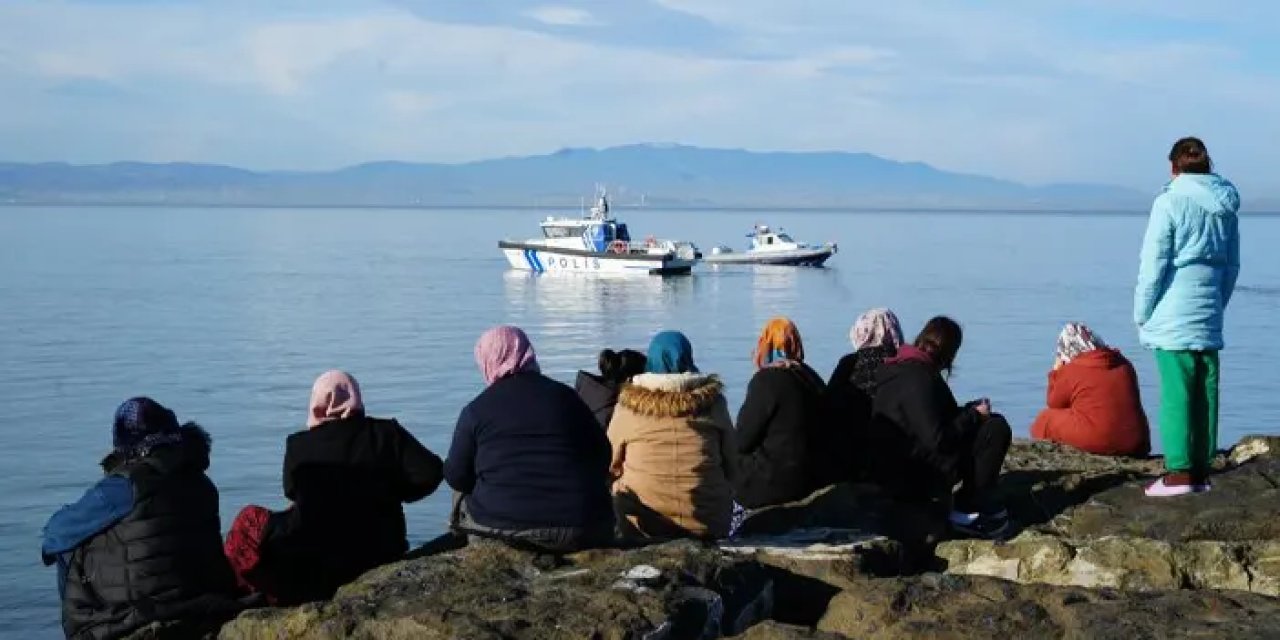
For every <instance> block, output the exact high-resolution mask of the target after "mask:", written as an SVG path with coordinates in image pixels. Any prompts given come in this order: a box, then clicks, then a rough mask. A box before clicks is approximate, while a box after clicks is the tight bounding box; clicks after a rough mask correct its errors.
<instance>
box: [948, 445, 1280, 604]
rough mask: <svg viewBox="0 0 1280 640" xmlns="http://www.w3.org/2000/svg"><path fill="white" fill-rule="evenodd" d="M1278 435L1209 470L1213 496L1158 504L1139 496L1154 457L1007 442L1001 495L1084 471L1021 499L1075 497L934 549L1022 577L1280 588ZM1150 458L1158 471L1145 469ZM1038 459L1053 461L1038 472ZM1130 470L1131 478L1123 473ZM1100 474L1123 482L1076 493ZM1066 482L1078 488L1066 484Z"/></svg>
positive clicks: (974, 567) (964, 569)
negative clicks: (1025, 480) (1017, 526)
mask: <svg viewBox="0 0 1280 640" xmlns="http://www.w3.org/2000/svg"><path fill="white" fill-rule="evenodd" d="M1277 442H1280V439H1277V438H1270V437H1250V438H1246V439H1245V440H1243V441H1242V442H1241V443H1240V444H1239V445H1238V446H1237V447H1235V448H1234V449H1233V450H1232V451H1231V452H1230V453H1229V454H1227V455H1224V456H1220V459H1219V461H1218V465H1219V467H1220V468H1221V469H1222V471H1221V472H1220V473H1218V474H1216V475H1215V476H1214V477H1213V485H1214V488H1213V490H1212V491H1211V492H1208V493H1204V494H1197V495H1191V496H1183V497H1179V498H1165V499H1153V498H1147V497H1146V496H1145V495H1143V487H1144V484H1145V482H1146V480H1144V479H1141V477H1142V476H1144V475H1147V473H1146V472H1147V471H1156V472H1158V471H1159V467H1158V463H1159V461H1158V460H1155V461H1138V460H1125V459H1116V458H1103V457H1100V456H1090V455H1088V454H1082V453H1078V452H1076V453H1071V452H1069V451H1066V452H1063V451H1057V450H1056V449H1055V445H1048V444H1045V443H1037V444H1035V445H1031V446H1028V445H1026V444H1023V445H1020V446H1019V447H1017V448H1016V449H1015V451H1017V453H1018V455H1017V456H1013V455H1011V456H1010V457H1011V459H1012V464H1011V466H1012V467H1013V470H1012V471H1009V472H1007V474H1006V478H1009V477H1010V476H1012V477H1014V479H1015V482H1013V483H1012V485H1013V486H1012V488H1011V487H1006V489H1005V490H1006V491H1016V490H1018V488H1019V487H1020V485H1018V484H1017V482H1016V478H1017V474H1019V473H1044V474H1061V473H1062V472H1063V470H1064V469H1072V468H1074V469H1083V470H1084V471H1079V472H1077V473H1076V474H1075V475H1070V476H1063V475H1058V476H1057V477H1055V478H1053V479H1051V480H1045V481H1043V482H1042V483H1041V484H1040V485H1037V486H1034V487H1030V488H1028V487H1026V486H1025V485H1021V488H1022V489H1023V490H1026V491H1027V493H1026V494H1025V496H1024V497H1025V498H1026V499H1028V500H1029V501H1030V502H1032V503H1035V504H1041V505H1046V504H1049V503H1050V502H1052V501H1053V500H1055V499H1060V500H1062V501H1063V502H1068V503H1069V502H1071V501H1075V500H1077V499H1078V501H1079V502H1080V504H1078V505H1076V506H1068V507H1066V508H1065V509H1063V510H1062V511H1061V512H1060V513H1057V514H1056V515H1053V517H1051V518H1048V519H1042V518H1038V516H1039V515H1040V514H1036V513H1032V514H1030V516H1027V514H1026V512H1025V509H1024V510H1017V509H1015V510H1014V517H1015V518H1019V517H1028V518H1029V519H1030V520H1031V522H1032V523H1035V524H1032V525H1031V526H1030V527H1029V528H1028V529H1027V530H1026V531H1024V532H1023V533H1022V534H1021V535H1019V536H1018V537H1016V538H1014V539H1013V540H1011V541H1009V542H990V541H981V540H958V541H949V542H945V543H942V544H940V545H938V547H937V549H936V553H937V555H938V556H939V557H940V558H941V559H943V560H944V561H945V562H946V566H947V571H948V572H950V573H959V574H969V575H985V576H994V577H1000V578H1004V579H1008V580H1016V581H1019V582H1035V583H1046V584H1057V585H1077V586H1085V587H1113V588H1121V589H1134V590H1151V589H1179V588H1183V589H1187V588H1190V589H1235V590H1241V591H1251V592H1255V593H1260V594H1265V595H1272V596H1276V595H1280V457H1277V456H1276V455H1275V454H1276V452H1278V451H1280V447H1277V446H1276V444H1277ZM1152 462H1154V463H1155V464H1156V465H1157V466H1156V467H1155V468H1153V469H1149V470H1147V469H1145V466H1144V465H1147V464H1150V463H1152ZM1037 465H1057V467H1058V468H1057V469H1040V470H1037V469H1036V468H1035V467H1036V466H1037ZM1098 474H1101V475H1098ZM1128 475H1133V476H1135V477H1134V478H1130V479H1127V480H1126V479H1125V478H1126V476H1128ZM1151 475H1152V476H1154V473H1153V474H1151ZM1064 477H1065V478H1067V480H1065V481H1064V480H1063V478H1064ZM1098 478H1106V479H1107V480H1106V481H1105V482H1107V483H1110V482H1112V481H1113V480H1121V481H1122V482H1120V483H1119V484H1117V485H1116V486H1113V487H1111V488H1108V489H1104V490H1102V491H1100V492H1097V493H1094V494H1087V491H1083V490H1081V489H1080V486H1083V485H1087V484H1088V483H1089V482H1090V479H1094V480H1096V479H1098ZM1002 481H1003V480H1002ZM1070 482H1076V483H1077V484H1076V485H1075V486H1074V488H1073V487H1072V486H1071V485H1070V484H1069V483H1070ZM1082 493H1083V494H1084V495H1081V494H1082ZM1046 496H1048V497H1046ZM1058 506H1060V505H1058ZM1052 510H1053V509H1050V508H1046V509H1045V510H1044V512H1045V513H1050V512H1052ZM1041 519H1042V520H1044V521H1043V522H1038V523H1036V522H1037V520H1041Z"/></svg>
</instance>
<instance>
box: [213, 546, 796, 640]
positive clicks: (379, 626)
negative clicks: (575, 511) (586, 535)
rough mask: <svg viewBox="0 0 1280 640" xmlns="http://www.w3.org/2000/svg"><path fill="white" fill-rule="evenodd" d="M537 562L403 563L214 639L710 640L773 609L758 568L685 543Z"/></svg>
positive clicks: (475, 555) (454, 559)
mask: <svg viewBox="0 0 1280 640" xmlns="http://www.w3.org/2000/svg"><path fill="white" fill-rule="evenodd" d="M536 560H537V556H535V555H532V554H528V553H523V552H519V551H514V550H511V549H508V548H506V547H505V546H502V545H496V544H478V545H471V546H469V547H467V548H465V549H462V550H458V551H453V552H449V553H445V554H442V555H436V556H431V557H422V558H416V559H413V560H407V561H405V562H400V563H396V564H393V565H388V566H385V567H381V568H379V569H375V570H373V571H371V572H369V573H367V574H365V575H364V576H363V577H361V578H360V579H359V580H357V581H356V582H354V583H352V584H350V585H347V586H345V587H343V588H342V589H341V590H339V592H338V594H337V595H336V596H335V597H334V599H333V600H331V601H328V602H323V603H314V604H309V605H305V606H302V607H296V608H291V609H263V610H258V611H250V612H246V613H244V614H241V616H240V617H239V618H237V619H236V620H234V621H232V622H231V623H229V624H227V625H226V626H225V627H223V629H222V633H221V635H220V636H219V637H220V638H222V639H223V640H249V639H255V638H273V639H280V640H284V639H291V638H348V637H354V638H409V637H414V638H418V637H422V638H468V639H472V638H474V639H476V640H485V639H490V638H492V639H495V640H496V639H499V638H501V639H524V638H566V639H568V638H574V639H577V638H601V639H610V638H617V639H619V640H621V639H624V638H626V639H632V638H634V639H637V640H638V639H642V638H643V639H649V640H668V639H671V640H674V639H676V638H718V637H721V636H723V635H732V634H736V633H740V632H742V631H745V630H746V629H747V628H748V627H750V626H751V625H753V624H755V623H756V622H759V621H760V620H762V619H765V618H767V617H768V615H769V613H770V611H771V610H772V606H773V600H772V594H773V591H772V584H771V582H770V580H769V578H768V575H767V574H766V573H765V571H764V570H763V568H762V567H760V565H759V564H757V563H755V562H753V561H751V560H749V559H744V558H739V557H736V556H732V555H729V554H725V553H722V552H720V551H719V550H717V549H715V548H713V547H707V546H704V545H700V544H696V543H692V542H673V543H668V544H664V545H657V546H653V547H648V548H644V549H635V550H628V551H622V550H600V551H590V552H584V553H580V554H574V555H570V556H566V557H565V558H564V561H563V562H561V563H556V564H557V565H558V566H556V567H555V568H553V569H550V570H544V569H540V568H538V566H536V565H537V564H538V563H537V562H536ZM655 572H657V575H655Z"/></svg>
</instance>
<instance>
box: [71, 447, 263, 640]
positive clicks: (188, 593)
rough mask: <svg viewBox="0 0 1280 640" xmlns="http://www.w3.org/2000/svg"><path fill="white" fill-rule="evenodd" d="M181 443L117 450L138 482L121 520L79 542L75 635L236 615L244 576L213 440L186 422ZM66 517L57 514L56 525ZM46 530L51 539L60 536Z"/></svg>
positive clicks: (118, 467)
mask: <svg viewBox="0 0 1280 640" xmlns="http://www.w3.org/2000/svg"><path fill="white" fill-rule="evenodd" d="M181 433H182V440H181V442H180V443H178V444H176V445H169V446H162V447H157V448H156V449H154V450H152V451H151V452H150V453H149V454H147V455H146V456H144V457H142V458H139V459H136V460H128V461H125V460H120V459H119V458H118V457H116V456H114V455H113V456H108V458H107V459H106V460H104V461H103V468H104V469H105V470H106V472H107V474H108V477H109V478H122V479H125V480H127V481H128V486H129V487H130V488H131V489H132V500H131V508H130V509H129V511H128V513H127V514H126V515H124V516H123V517H122V518H120V519H119V520H118V521H116V522H114V523H112V524H110V526H108V527H107V528H105V529H103V530H102V531H100V532H99V533H97V534H96V535H93V536H92V537H90V538H88V539H87V540H85V541H83V542H82V543H80V544H78V545H77V546H76V547H75V548H74V549H73V550H70V551H69V552H68V553H69V557H68V558H66V560H65V563H66V585H65V593H64V595H63V600H62V626H63V630H64V631H65V632H66V635H67V637H68V638H86V639H89V638H91V639H94V640H104V639H109V638H119V637H122V636H125V635H128V634H129V633H132V632H133V631H135V630H137V629H139V628H141V627H143V626H146V625H147V624H150V623H152V622H156V621H164V620H181V619H186V618H202V617H206V616H219V615H231V614H233V613H234V611H235V610H236V609H238V608H239V604H238V603H237V602H236V601H235V599H234V597H235V588H236V586H235V577H234V576H233V574H232V572H231V566H230V564H228V563H227V559H226V557H225V556H224V555H223V551H222V532H221V527H220V523H219V519H218V490H217V489H216V488H215V487H214V485H213V482H211V481H210V480H209V478H208V476H206V475H205V471H206V470H207V469H208V468H209V451H210V440H209V436H208V434H206V433H205V432H204V430H202V429H200V428H199V427H197V426H195V425H187V426H184V427H183V428H182V430H181ZM62 519H63V518H60V517H59V516H55V517H54V519H53V520H51V521H50V526H49V529H51V530H56V529H57V528H58V527H59V521H61V520H62ZM56 535H57V532H56V531H46V538H48V537H49V536H55V537H56Z"/></svg>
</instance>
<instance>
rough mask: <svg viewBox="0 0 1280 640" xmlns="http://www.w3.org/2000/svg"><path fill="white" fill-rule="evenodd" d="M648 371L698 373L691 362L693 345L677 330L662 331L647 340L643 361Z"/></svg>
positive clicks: (695, 366)
mask: <svg viewBox="0 0 1280 640" xmlns="http://www.w3.org/2000/svg"><path fill="white" fill-rule="evenodd" d="M645 371H647V372H649V373H698V367H697V365H695V364H694V363H693V345H692V344H691V343H690V342H689V339H688V338H686V337H685V335H684V334H683V333H680V332H679V331H663V332H661V333H659V334H658V335H656V336H654V337H653V340H650V341H649V354H648V356H647V358H646V362H645Z"/></svg>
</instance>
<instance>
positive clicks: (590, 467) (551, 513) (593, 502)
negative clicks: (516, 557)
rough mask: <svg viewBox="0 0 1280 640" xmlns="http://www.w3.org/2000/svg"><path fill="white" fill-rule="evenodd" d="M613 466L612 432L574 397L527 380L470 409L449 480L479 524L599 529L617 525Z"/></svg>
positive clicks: (499, 387)
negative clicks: (611, 479)
mask: <svg viewBox="0 0 1280 640" xmlns="http://www.w3.org/2000/svg"><path fill="white" fill-rule="evenodd" d="M609 458H610V449H609V440H608V438H607V437H606V436H605V432H604V430H603V429H601V428H600V425H599V423H597V422H596V418H595V416H594V415H592V413H591V410H590V409H588V408H587V405H585V404H583V402H582V399H581V398H579V397H578V394H577V393H575V392H574V390H573V389H571V388H569V387H568V386H566V385H563V384H560V383H559V382H556V381H555V380H552V379H550V378H547V377H545V376H543V375H541V374H537V373H520V374H516V375H514V376H510V377H507V378H503V379H501V380H498V381H497V382H495V383H493V384H492V385H489V387H488V388H487V389H485V390H484V391H483V392H481V393H480V395H479V396H476V398H475V399H474V400H472V401H471V403H470V404H468V405H467V406H466V407H465V408H463V410H462V413H461V414H460V415H459V416H458V426H457V429H456V430H455V431H454V434H453V445H452V446H451V447H450V448H449V456H448V458H447V459H446V460H445V468H444V475H445V480H447V481H448V483H449V486H451V487H453V489H454V490H455V491H458V492H460V493H463V494H466V495H467V502H466V506H467V513H468V514H469V515H470V516H471V518H472V519H473V520H475V522H476V523H477V524H480V525H483V526H486V527H492V528H495V529H507V530H524V529H538V528H547V527H596V526H601V525H607V524H608V523H611V522H612V521H613V506H612V502H611V500H610V497H609Z"/></svg>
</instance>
